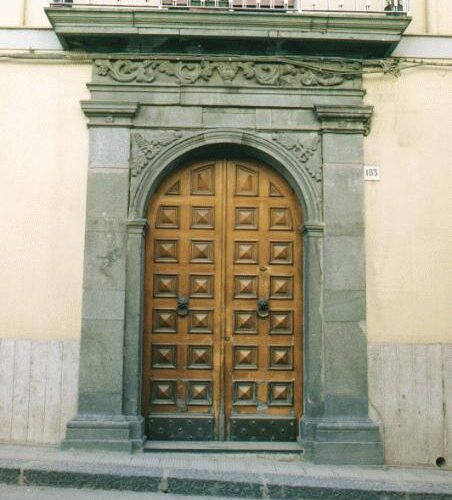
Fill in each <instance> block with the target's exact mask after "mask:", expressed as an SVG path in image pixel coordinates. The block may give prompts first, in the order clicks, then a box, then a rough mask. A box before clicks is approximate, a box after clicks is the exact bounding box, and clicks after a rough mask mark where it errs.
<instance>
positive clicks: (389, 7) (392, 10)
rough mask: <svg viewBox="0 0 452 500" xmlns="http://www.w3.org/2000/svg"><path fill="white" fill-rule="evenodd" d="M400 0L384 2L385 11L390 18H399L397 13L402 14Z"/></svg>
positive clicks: (402, 9) (402, 7)
mask: <svg viewBox="0 0 452 500" xmlns="http://www.w3.org/2000/svg"><path fill="white" fill-rule="evenodd" d="M404 10H405V8H404V6H403V2H402V0H386V7H385V11H386V12H387V13H388V14H389V15H391V16H399V15H400V14H399V12H404Z"/></svg>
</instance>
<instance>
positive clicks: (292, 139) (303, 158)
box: [272, 134, 322, 182]
mask: <svg viewBox="0 0 452 500" xmlns="http://www.w3.org/2000/svg"><path fill="white" fill-rule="evenodd" d="M272 139H273V140H274V141H276V142H278V143H279V144H281V146H283V147H284V148H285V149H287V150H288V151H290V152H291V153H293V154H294V155H295V156H296V158H297V160H298V161H299V162H300V163H302V164H303V165H304V167H305V168H306V170H307V172H308V173H309V175H310V176H311V177H312V178H313V179H314V180H315V181H316V182H320V181H321V180H322V165H321V162H320V161H315V162H310V161H309V160H310V158H312V157H313V156H314V154H315V152H316V151H317V149H318V147H319V144H320V137H319V136H316V137H315V139H313V140H311V141H310V142H309V143H308V142H307V141H305V140H303V139H302V138H301V137H300V136H299V135H296V134H274V135H273V136H272Z"/></svg>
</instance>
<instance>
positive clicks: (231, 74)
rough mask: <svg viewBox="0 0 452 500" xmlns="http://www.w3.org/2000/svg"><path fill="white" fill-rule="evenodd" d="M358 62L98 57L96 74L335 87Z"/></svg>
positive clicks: (123, 79)
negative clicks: (322, 62)
mask: <svg viewBox="0 0 452 500" xmlns="http://www.w3.org/2000/svg"><path fill="white" fill-rule="evenodd" d="M356 64H357V63H347V62H331V63H328V64H321V63H318V62H317V63H311V62H309V63H308V62H306V63H305V62H302V61H297V62H295V61H294V62H293V63H290V62H267V61H236V60H225V61H218V60H211V61H209V60H183V61H182V60H163V59H149V60H136V59H118V60H111V59H101V60H97V61H96V67H97V74H98V76H100V77H105V78H109V79H112V80H114V81H117V82H120V83H148V84H150V83H155V84H165V83H170V84H173V85H174V84H175V85H193V84H199V83H201V84H212V85H215V84H222V85H240V86H246V85H248V86H250V85H259V86H261V85H262V86H279V87H292V88H302V87H334V86H338V85H341V84H343V83H344V82H345V81H346V80H351V79H353V78H354V77H355V76H356V71H357V69H359V68H357V67H356Z"/></svg>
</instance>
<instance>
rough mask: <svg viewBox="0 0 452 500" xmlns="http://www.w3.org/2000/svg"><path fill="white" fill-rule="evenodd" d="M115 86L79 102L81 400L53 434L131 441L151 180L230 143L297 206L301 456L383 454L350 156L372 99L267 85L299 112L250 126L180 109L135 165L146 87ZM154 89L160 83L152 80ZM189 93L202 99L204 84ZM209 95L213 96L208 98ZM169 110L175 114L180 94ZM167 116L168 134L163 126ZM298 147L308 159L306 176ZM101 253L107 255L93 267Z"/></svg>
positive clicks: (363, 459)
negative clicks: (214, 121) (196, 120)
mask: <svg viewBox="0 0 452 500" xmlns="http://www.w3.org/2000/svg"><path fill="white" fill-rule="evenodd" d="M358 83H359V82H354V83H353V85H357V84H358ZM345 85H346V84H345ZM115 86H117V84H116V83H115V84H112V86H111V90H110V91H109V94H107V95H109V96H111V99H110V100H109V101H106V100H105V95H106V94H105V86H103V87H100V88H99V91H98V92H99V94H96V92H97V91H96V89H95V85H93V89H92V93H93V100H92V101H87V102H82V109H83V111H84V112H85V114H86V116H87V117H88V118H89V127H90V134H89V136H90V158H89V171H88V195H87V198H88V199H87V217H86V221H87V222H86V239H85V274H84V294H83V313H82V314H83V318H82V337H81V354H80V381H79V382H80V383H79V406H78V414H77V415H76V416H75V417H74V418H73V419H72V420H71V421H70V422H69V423H68V426H67V433H66V439H65V440H64V441H63V443H62V446H63V447H64V448H82V449H83V448H85V449H86V448H94V449H110V450H126V451H131V450H133V449H136V448H139V447H141V446H142V444H143V439H144V425H143V423H144V420H143V417H142V416H141V413H140V412H141V404H140V397H141V359H142V352H141V351H142V318H143V296H144V293H143V291H144V284H143V280H144V244H145V234H146V231H147V222H146V209H147V204H148V202H149V200H150V198H151V196H152V194H153V193H154V191H155V189H156V187H157V185H158V184H159V183H160V181H161V180H162V178H163V177H164V176H166V175H167V174H169V173H170V172H172V171H173V170H174V169H175V168H177V167H178V166H179V165H181V164H182V163H184V162H186V161H187V159H188V158H190V157H195V156H196V155H198V154H201V153H202V152H209V151H210V152H213V151H215V150H221V149H222V148H223V149H224V148H229V147H233V148H235V152H234V154H236V152H238V153H242V154H243V155H246V156H248V157H252V158H254V159H255V160H257V161H260V162H263V163H265V164H267V165H268V166H269V167H271V168H273V169H275V170H276V171H277V172H279V173H280V174H281V175H282V177H284V178H285V179H286V180H287V181H288V182H289V184H290V185H292V187H293V188H294V190H295V192H296V194H297V197H298V199H299V201H300V203H301V205H302V208H303V216H304V226H303V228H302V229H301V230H302V234H303V255H304V262H303V277H304V278H303V279H304V284H303V290H304V299H303V300H304V307H303V325H304V335H303V339H304V340H303V341H304V349H303V352H304V362H303V367H304V374H303V398H304V401H303V418H302V422H301V423H300V426H301V443H302V445H303V447H304V450H305V455H306V457H307V458H308V459H310V460H313V461H315V462H318V463H338V464H353V463H359V464H363V463H367V464H380V463H383V447H382V443H381V439H380V435H379V429H378V426H377V425H375V424H374V423H373V422H372V420H371V419H370V418H369V415H368V398H367V394H368V384H367V340H366V332H365V318H366V306H365V297H366V285H365V253H364V182H363V176H362V165H363V136H364V135H365V134H367V133H368V131H369V121H370V117H371V114H372V108H370V107H368V106H363V105H362V104H361V103H362V92H361V91H360V90H359V89H358V88H357V89H355V90H353V91H350V90H348V89H344V90H341V89H334V91H333V90H331V89H322V88H319V89H316V90H315V91H309V92H310V93H309V92H308V91H307V93H306V95H308V94H309V97H306V99H307V100H306V104H305V108H304V109H301V108H299V104H293V103H295V102H297V103H298V102H300V101H299V100H298V97H297V96H298V95H299V94H298V92H296V91H292V90H291V91H287V90H285V89H281V90H277V91H276V90H274V92H275V93H278V92H279V93H280V95H281V96H282V95H283V94H284V96H285V97H284V99H285V101H284V102H286V103H287V104H286V108H287V110H289V111H290V112H295V110H296V112H297V113H301V114H300V115H299V116H301V117H302V118H301V119H302V120H305V122H302V124H303V123H305V128H304V129H303V128H302V129H300V127H299V124H298V123H297V125H296V127H297V128H291V127H295V125H290V124H289V125H288V126H287V127H286V131H284V132H283V131H280V130H270V131H268V130H267V131H260V130H257V129H258V126H257V120H258V118H257V114H256V118H255V120H256V121H255V122H254V125H253V126H248V125H246V126H243V127H241V128H232V127H231V128H229V127H225V128H210V129H209V128H204V129H201V130H199V125H198V127H197V129H196V127H193V126H192V125H186V126H185V125H181V121H180V120H179V119H174V120H173V121H172V122H171V123H170V124H168V123H166V125H165V126H163V125H161V128H159V124H157V125H153V126H152V127H154V128H153V129H152V128H151V130H150V132H152V133H153V134H156V133H157V134H160V135H159V136H155V135H154V136H153V139H152V143H151V145H152V148H151V147H150V149H149V151H148V152H149V155H148V156H149V158H148V159H147V160H146V164H141V165H139V168H138V169H136V168H134V162H135V161H136V157H135V155H136V150H134V148H135V146H134V143H133V137H134V134H133V133H132V132H131V130H132V129H140V130H141V129H143V130H147V129H146V126H147V125H146V121H145V119H144V118H143V116H146V115H145V112H144V108H146V106H149V102H148V101H146V100H145V99H144V96H146V95H149V94H147V93H148V92H149V90H150V89H143V90H142V92H143V101H141V104H138V103H137V102H130V97H127V98H126V97H124V95H125V94H124V95H122V94H121V88H120V87H118V88H119V90H115V88H116V87H115ZM122 86H124V84H122ZM116 92H117V93H116ZM140 92H141V90H140ZM159 92H160V94H159V95H161V96H166V95H167V94H166V91H165V90H164V89H163V90H160V91H159ZM199 92H200V94H199V99H200V101H199V102H202V99H203V93H202V89H201V90H200V91H199ZM289 94H290V95H289ZM127 95H129V94H127ZM296 97H297V100H296V101H295V98H296ZM281 98H282V97H281ZM192 99H195V97H192ZM196 99H198V97H196ZM292 99H293V100H292ZM251 102H252V101H250V104H249V105H251ZM312 102H314V104H312ZM331 102H334V103H335V104H334V105H331ZM336 103H337V104H336ZM216 105H217V103H216V101H215V102H214V103H213V104H211V106H216ZM269 105H270V103H269ZM160 106H162V105H160ZM207 106H209V105H207ZM227 106H230V104H228V105H227ZM278 106H280V104H278ZM176 109H177V110H179V112H181V113H182V111H184V112H186V110H185V109H184V105H181V104H179V105H177V106H176ZM212 109H213V111H209V112H211V113H215V109H217V108H212ZM287 110H284V109H281V110H277V112H278V113H287V112H289V111H287ZM142 111H143V112H142ZM262 111H265V112H267V111H270V110H265V109H264V110H262ZM191 112H192V113H195V111H194V110H193V111H191ZM272 112H273V111H272ZM173 116H176V114H174V115H173ZM184 116H189V115H184ZM190 116H191V115H190ZM193 116H194V115H193ZM216 116H217V115H216ZM251 116H254V115H251ZM281 116H283V115H281ZM297 116H298V115H297ZM244 117H245V118H243V117H242V118H243V119H244V120H245V119H246V120H249V118H248V115H244ZM162 119H163V118H162ZM140 120H141V121H140ZM168 120H169V118H168ZM247 123H248V122H247ZM148 128H149V127H148ZM168 128H171V130H176V133H174V134H173V136H171V135H168ZM146 133H147V132H146ZM162 134H166V135H162ZM312 137H319V138H320V147H319V148H318V151H316V153H315V154H313V156H312V158H311V156H309V155H308V156H306V155H305V154H304V152H305V151H306V148H305V147H304V145H303V141H305V140H306V141H309V140H310V139H312ZM134 151H135V152H134ZM308 157H309V158H310V159H309V161H312V162H313V163H312V165H315V166H316V170H315V173H314V174H313V171H311V170H309V168H308V166H309V164H308V163H307V161H308V159H307V158H308ZM312 165H311V166H312ZM319 172H320V173H321V175H319ZM106 236H107V237H106ZM99 257H101V258H102V262H104V261H105V262H106V264H105V265H99Z"/></svg>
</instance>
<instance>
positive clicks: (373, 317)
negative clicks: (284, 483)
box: [0, 0, 452, 466]
mask: <svg viewBox="0 0 452 500" xmlns="http://www.w3.org/2000/svg"><path fill="white" fill-rule="evenodd" d="M332 4H334V5H332ZM336 4H337V5H336ZM349 4H350V5H348V4H347V2H330V3H328V4H327V3H326V2H323V3H322V2H320V1H319V2H308V3H306V5H304V4H303V2H301V3H294V4H292V3H290V2H289V3H287V4H285V3H284V4H283V3H282V4H281V5H279V4H277V3H271V4H270V3H269V4H268V5H266V4H260V3H259V4H251V3H249V4H246V3H245V4H244V3H242V2H241V3H240V5H235V4H234V3H232V4H231V5H229V3H228V4H227V5H222V4H220V3H218V4H217V3H215V2H213V3H212V5H206V4H204V3H200V4H199V5H195V4H193V5H191V4H190V5H185V3H177V2H176V3H175V4H173V3H171V4H168V5H166V4H161V5H157V4H156V5H148V4H147V3H146V2H138V1H137V2H126V1H122V2H119V3H118V5H117V6H115V7H114V8H113V7H111V6H110V7H108V6H106V5H105V2H99V1H96V2H94V1H93V2H89V3H88V5H84V4H83V3H82V2H72V3H64V2H63V3H61V2H58V3H55V4H51V5H50V6H48V5H47V3H46V2H40V1H30V0H29V1H27V0H24V1H17V2H10V3H9V4H8V6H7V7H2V8H1V9H2V10H0V16H1V17H2V23H1V24H2V29H1V30H0V50H1V52H0V54H1V56H2V57H1V66H0V67H1V69H2V78H1V83H0V85H2V96H3V98H2V113H1V120H3V121H4V126H3V128H2V129H3V130H4V134H2V141H4V144H3V145H2V148H1V150H2V156H4V158H2V159H3V161H2V169H1V173H2V176H3V177H4V179H3V182H2V187H3V189H4V194H3V196H2V201H3V203H4V209H3V210H2V223H1V224H2V227H3V234H4V235H5V240H4V241H5V243H4V245H5V250H4V253H3V257H2V264H1V266H2V276H4V283H5V286H4V287H2V303H3V307H2V311H1V315H0V321H1V323H0V324H1V326H2V327H1V337H2V340H1V343H0V358H1V362H0V391H1V396H0V421H1V422H2V425H1V429H2V430H1V431H0V432H2V436H1V439H2V440H3V441H4V442H20V443H60V442H62V445H63V446H64V447H68V448H89V447H95V448H101V449H113V450H126V451H131V450H133V449H136V448H139V447H141V446H143V443H144V442H145V441H146V439H151V440H163V441H167V442H168V443H169V444H168V445H169V446H170V443H171V441H173V440H183V439H192V440H196V441H201V440H229V441H235V440H241V441H256V440H259V441H291V440H298V441H299V442H300V443H301V445H302V446H303V448H304V452H305V454H306V457H307V458H308V459H311V460H314V461H316V462H322V463H340V464H347V463H371V464H378V463H383V462H384V461H385V462H386V463H390V464H416V465H435V464H436V465H440V466H443V465H445V466H448V465H447V464H448V461H450V460H451V454H452V453H451V446H452V445H451V443H452V417H451V412H452V409H451V408H452V399H451V393H452V391H451V387H450V380H451V376H450V375H451V371H452V347H451V343H452V333H451V331H450V327H449V324H450V321H449V320H450V319H451V318H450V316H451V311H450V309H451V308H450V288H451V286H450V285H451V281H452V280H451V274H452V266H451V260H452V259H451V257H450V255H449V254H450V244H451V239H452V226H451V223H450V221H449V219H450V217H448V216H447V214H448V211H449V210H450V208H451V197H450V187H451V186H450V183H451V176H452V173H451V167H450V158H451V150H450V149H451V146H450V144H449V142H448V141H447V137H448V135H449V133H450V130H451V124H450V119H449V110H450V107H451V101H452V92H451V88H452V87H451V73H450V67H451V62H450V59H451V57H452V41H451V38H450V34H451V32H452V26H451V25H450V15H449V16H448V15H447V14H450V9H451V7H450V6H449V5H448V2H447V1H441V0H436V1H435V2H429V1H427V0H425V1H423V0H418V1H416V0H414V1H412V2H410V5H408V3H405V2H400V3H399V4H398V5H400V8H399V7H398V6H394V5H393V6H392V7H391V6H389V8H388V6H387V5H386V4H387V2H377V1H375V2H367V1H363V2H361V4H360V3H359V2H349ZM314 7H315V10H314ZM408 9H409V10H408ZM407 14H408V15H407ZM87 125H88V126H87ZM365 173H367V177H366V178H365ZM377 174H378V175H377ZM373 175H374V176H375V177H372V176H373ZM365 179H368V180H365Z"/></svg>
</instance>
